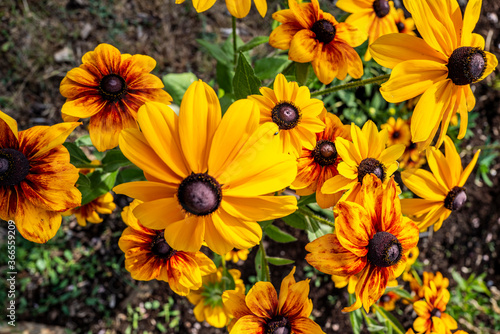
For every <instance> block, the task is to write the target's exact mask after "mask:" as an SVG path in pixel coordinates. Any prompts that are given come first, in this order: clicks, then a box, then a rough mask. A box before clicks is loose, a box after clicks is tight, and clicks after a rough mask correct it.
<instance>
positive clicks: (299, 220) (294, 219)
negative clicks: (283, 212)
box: [281, 212, 307, 230]
mask: <svg viewBox="0 0 500 334" xmlns="http://www.w3.org/2000/svg"><path fill="white" fill-rule="evenodd" d="M281 219H282V220H283V221H284V222H285V223H286V224H287V225H289V226H291V227H293V228H298V229H300V230H305V229H306V228H307V223H306V221H305V219H304V215H302V214H300V213H298V212H294V213H292V214H291V215H288V216H286V217H283V218H281Z"/></svg>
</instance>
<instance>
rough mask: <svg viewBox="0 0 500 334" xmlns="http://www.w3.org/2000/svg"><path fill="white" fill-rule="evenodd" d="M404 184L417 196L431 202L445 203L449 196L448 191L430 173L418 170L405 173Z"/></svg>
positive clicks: (403, 175) (403, 173)
mask: <svg viewBox="0 0 500 334" xmlns="http://www.w3.org/2000/svg"><path fill="white" fill-rule="evenodd" d="M401 178H402V179H403V183H404V184H405V185H406V186H407V187H408V188H409V189H410V190H411V191H412V192H414V193H415V194H416V195H417V196H419V197H421V198H425V199H429V200H435V201H443V200H444V198H445V197H446V195H448V191H449V190H448V189H446V188H443V187H442V186H441V185H440V184H439V183H438V182H437V181H436V178H435V177H434V175H432V174H431V173H430V172H428V171H426V170H423V169H417V170H416V171H407V170H406V171H403V172H402V173H401Z"/></svg>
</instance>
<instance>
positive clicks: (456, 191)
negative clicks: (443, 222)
mask: <svg viewBox="0 0 500 334" xmlns="http://www.w3.org/2000/svg"><path fill="white" fill-rule="evenodd" d="M466 201H467V194H466V191H465V188H464V187H453V189H451V190H450V192H449V193H448V195H446V198H445V199H444V207H445V208H447V209H448V210H451V211H454V210H458V209H460V208H461V207H462V206H463V205H464V204H465V202H466Z"/></svg>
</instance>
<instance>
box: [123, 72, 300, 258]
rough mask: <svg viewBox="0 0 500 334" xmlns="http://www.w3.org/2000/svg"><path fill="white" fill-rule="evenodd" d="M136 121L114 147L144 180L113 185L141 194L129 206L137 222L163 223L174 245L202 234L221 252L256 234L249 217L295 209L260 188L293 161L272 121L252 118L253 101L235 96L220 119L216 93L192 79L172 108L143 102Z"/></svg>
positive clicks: (284, 174)
mask: <svg viewBox="0 0 500 334" xmlns="http://www.w3.org/2000/svg"><path fill="white" fill-rule="evenodd" d="M138 122H139V125H140V127H141V130H142V132H140V131H139V130H137V129H126V130H124V131H122V133H121V135H120V148H121V149H122V151H123V153H124V154H125V156H126V157H127V158H128V159H129V160H130V161H132V162H133V163H134V164H135V165H137V166H138V167H139V168H141V169H142V170H144V174H145V176H146V179H147V180H148V181H137V182H130V183H124V184H121V185H118V186H116V187H115V188H114V191H115V192H117V193H122V194H126V195H128V196H130V197H133V198H137V199H139V200H141V201H144V203H142V204H140V205H138V206H137V208H136V209H134V214H135V215H136V217H137V218H138V219H139V220H140V221H141V223H142V224H143V225H144V226H146V227H148V228H151V229H156V230H165V240H166V242H167V243H168V244H169V245H171V246H172V247H173V248H174V249H177V250H182V251H187V252H195V251H197V250H199V249H200V247H201V245H202V242H203V241H205V242H206V243H207V245H208V247H210V249H212V250H213V251H215V252H216V253H218V254H221V255H224V254H226V253H227V252H229V251H230V250H231V249H233V248H238V249H245V248H246V249H248V248H251V247H253V246H255V245H256V244H258V243H259V241H260V239H261V237H262V229H261V227H260V225H259V224H258V223H257V221H264V220H269V219H274V218H279V217H283V216H286V215H288V214H290V213H292V212H294V211H295V210H296V208H297V200H296V198H295V197H294V196H272V195H267V194H270V193H274V192H276V191H279V190H281V189H283V188H286V187H287V186H288V185H290V184H291V183H292V181H293V180H294V179H295V176H296V173H297V167H296V161H295V159H294V158H293V157H291V156H289V155H287V154H284V153H281V148H280V142H279V140H278V138H277V136H275V135H274V134H275V133H276V131H278V127H277V126H276V124H274V123H267V124H264V125H262V126H259V108H258V106H257V104H255V103H254V102H252V101H250V100H239V101H236V102H235V103H233V104H232V105H231V106H230V107H229V109H228V110H227V112H226V113H225V115H224V118H222V120H221V109H220V104H219V100H218V99H217V95H216V94H215V92H214V91H213V89H212V88H210V86H208V85H207V84H205V83H203V82H202V81H201V80H200V81H197V82H194V83H193V84H191V86H190V87H189V89H188V90H187V91H186V93H185V94H184V98H183V100H182V103H181V106H180V112H179V116H177V115H176V114H175V112H174V111H173V110H172V109H170V108H169V107H168V106H166V105H164V104H160V103H154V102H148V103H146V104H145V105H144V106H143V107H141V109H140V110H139V113H138ZM255 208H259V210H255Z"/></svg>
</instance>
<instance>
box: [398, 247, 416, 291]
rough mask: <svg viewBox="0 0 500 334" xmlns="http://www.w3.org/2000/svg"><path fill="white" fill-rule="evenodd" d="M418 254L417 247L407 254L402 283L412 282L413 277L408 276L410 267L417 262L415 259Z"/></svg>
mask: <svg viewBox="0 0 500 334" xmlns="http://www.w3.org/2000/svg"><path fill="white" fill-rule="evenodd" d="M419 254H420V250H419V249H418V246H415V247H413V248H412V249H411V250H410V252H409V253H408V261H406V267H405V270H404V272H403V276H402V277H403V281H408V282H409V281H412V280H413V275H412V274H410V270H411V267H412V266H413V265H414V264H415V262H416V261H417V258H418V256H419Z"/></svg>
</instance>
